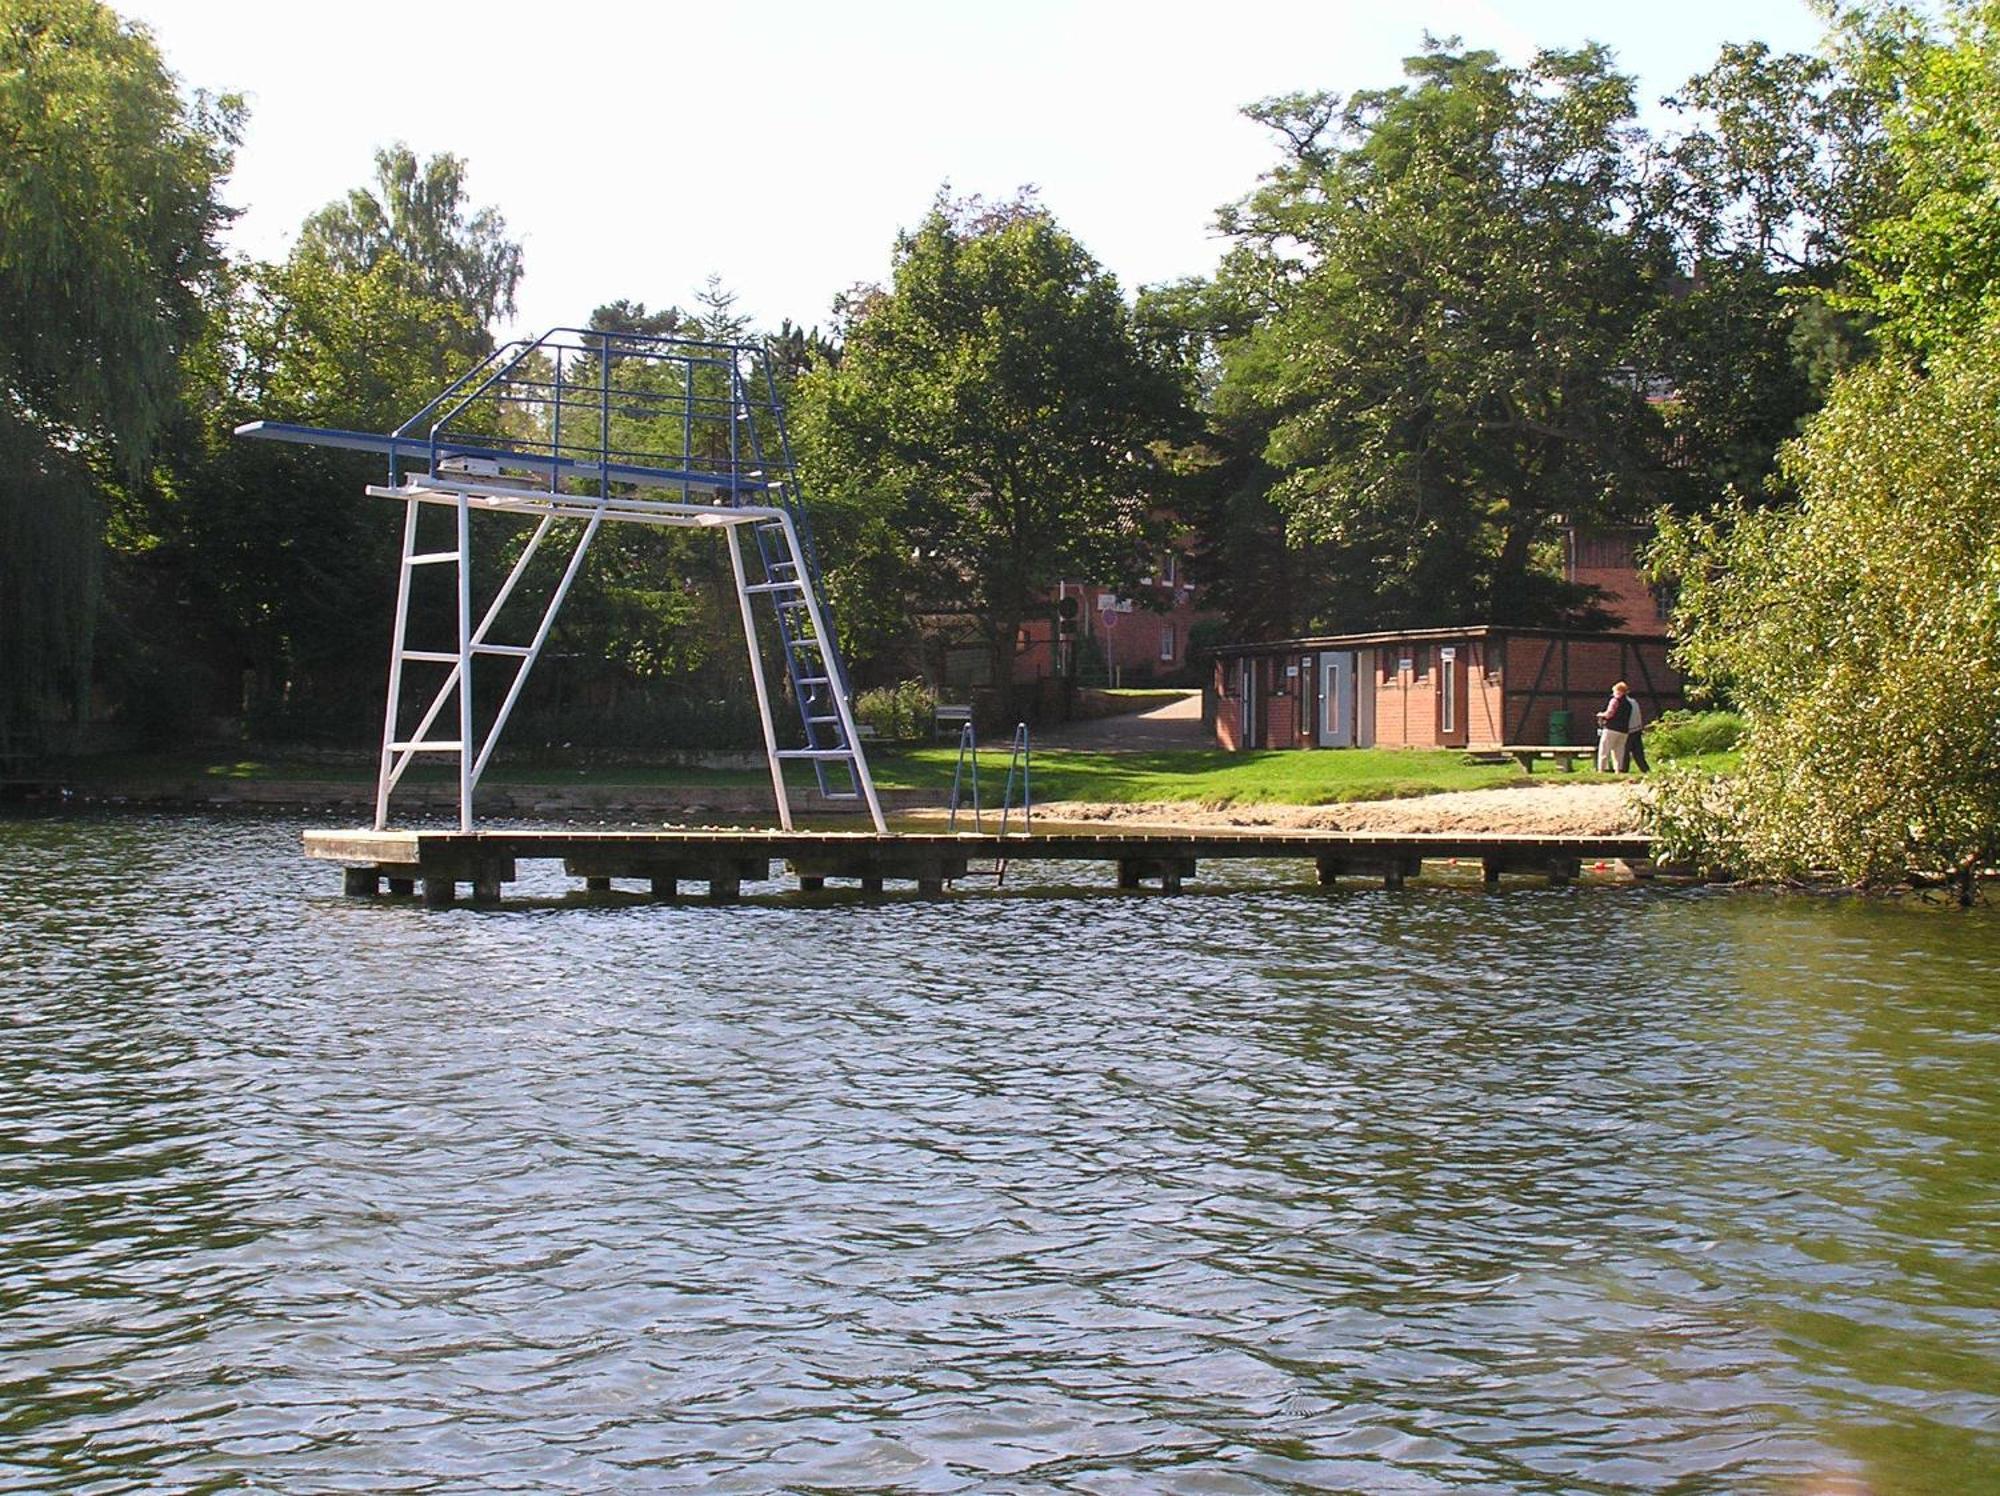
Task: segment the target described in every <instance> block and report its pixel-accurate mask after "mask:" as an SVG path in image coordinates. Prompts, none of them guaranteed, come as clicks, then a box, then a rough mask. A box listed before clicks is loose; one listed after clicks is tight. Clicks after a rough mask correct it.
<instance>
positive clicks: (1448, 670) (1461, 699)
mask: <svg viewBox="0 0 2000 1496" xmlns="http://www.w3.org/2000/svg"><path fill="white" fill-rule="evenodd" d="M1437 681H1438V693H1437V710H1438V721H1437V741H1438V746H1439V747H1440V748H1463V747H1464V746H1465V740H1466V730H1465V729H1466V723H1465V717H1466V710H1465V709H1466V700H1465V685H1466V681H1465V647H1464V646H1463V645H1457V646H1453V645H1449V644H1447V645H1445V646H1444V647H1443V648H1441V649H1439V650H1438V671H1437Z"/></svg>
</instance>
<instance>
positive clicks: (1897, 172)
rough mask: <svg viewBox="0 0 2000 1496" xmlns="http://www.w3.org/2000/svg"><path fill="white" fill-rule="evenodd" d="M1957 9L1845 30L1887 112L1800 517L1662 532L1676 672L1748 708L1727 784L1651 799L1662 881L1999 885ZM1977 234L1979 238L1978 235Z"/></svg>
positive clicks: (1979, 40) (1980, 54) (1986, 484)
mask: <svg viewBox="0 0 2000 1496" xmlns="http://www.w3.org/2000/svg"><path fill="white" fill-rule="evenodd" d="M1995 15H1996V12H1995V10H1994V8H1993V7H1991V6H1989V5H1984V4H1979V5H1973V4H1961V5H1958V6H1955V7H1953V8H1952V10H1951V11H1950V13H1949V16H1948V26H1947V31H1946V33H1945V35H1944V36H1943V38H1942V39H1940V38H1939V37H1937V36H1934V35H1932V34H1931V33H1930V32H1929V30H1928V29H1927V28H1925V27H1924V26H1922V25H1920V24H1919V23H1918V22H1917V21H1916V20H1915V19H1914V18H1913V17H1912V16H1911V15H1910V14H1909V13H1908V12H1906V11H1903V10H1901V9H1896V8H1887V7H1885V8H1881V9H1879V10H1874V11H1865V12H1861V13H1858V14H1856V15H1854V16H1850V17H1849V18H1848V19H1847V21H1846V22H1845V24H1844V29H1843V31H1842V33H1841V37H1840V39H1841V43H1842V46H1843V48H1844V49H1845V56H1846V58H1847V60H1848V65H1849V66H1850V67H1851V68H1852V69H1854V70H1855V71H1856V73H1857V74H1858V75H1859V76H1861V77H1863V78H1864V80H1865V81H1866V83H1867V85H1868V86H1869V87H1870V88H1871V89H1872V90H1874V92H1875V94H1876V96H1877V97H1878V98H1879V99H1881V100H1884V101H1887V108H1886V113H1885V120H1886V125H1885V136H1886V141H1887V155H1886V164H1887V167H1888V170H1889V178H1888V181H1887V184H1886V188H1885V190H1884V191H1883V193H1882V194H1881V195H1880V196H1879V197H1878V199H1877V200H1876V201H1877V204H1878V209H1877V214H1876V216H1875V217H1873V218H1872V219H1868V220H1866V221H1864V222H1862V223H1861V224H1859V226H1858V227H1857V229H1856V232H1855V235H1854V240H1855V243H1856V245H1857V246H1858V248H1857V252H1856V253H1857V260H1858V264H1857V266H1856V267H1855V269H1856V272H1857V276H1858V279H1857V280H1856V281H1855V282H1853V283H1851V284H1850V285H1849V286H1848V287H1847V288H1846V289H1845V291H1844V293H1843V294H1841V295H1840V296H1839V297H1838V298H1837V299H1838V300H1840V301H1842V302H1843V303H1844V304H1846V305H1848V306H1850V307H1853V308H1856V309H1858V310H1861V311H1864V312H1865V313H1867V314H1868V315H1870V316H1872V317H1874V318H1876V319H1877V324H1876V331H1877V333H1878V335H1879V337H1880V338H1881V341H1882V343H1883V346H1884V350H1885V351H1884V353H1883V355H1882V356H1881V357H1880V358H1879V359H1878V360H1877V361H1876V362H1874V363H1873V364H1870V365H1864V366H1860V367H1857V368H1855V369H1852V370H1850V371H1848V372H1846V373H1844V374H1842V375H1840V376H1839V377H1838V378H1837V380H1836V381H1835V384H1834V388H1833V394H1832V396H1831V397H1830V399H1829V400H1828V402H1827V405H1826V407H1825V409H1824V410H1822V411H1821V412H1820V413H1819V414H1818V415H1817V416H1816V417H1814V418H1813V419H1812V421H1811V422H1810V423H1809V425H1808V427H1807V429H1806V431H1805V434H1804V436H1803V437H1802V438H1800V439H1799V440H1798V441H1797V442H1795V443H1793V444H1791V445H1790V446H1788V447H1787V448H1786V449H1785V451H1784V453H1783V456H1782V459H1781V467H1782V471H1783V473H1784V475H1785V476H1786V477H1787V478H1788V479H1789V481H1790V482H1791V483H1792V484H1793V485H1795V487H1796V490H1797V499H1796V501H1795V502H1793V503H1790V504H1786V505H1783V506H1780V507H1774V508H1771V509H1767V510H1763V511H1752V510H1748V509H1746V508H1744V507H1742V506H1740V505H1739V506H1736V507H1733V508H1725V509H1721V510H1718V511H1715V512H1712V513H1710V514H1708V515H1705V516H1702V517H1699V518H1695V519H1689V520H1686V521H1682V522H1678V523H1670V524H1669V525H1668V526H1667V527H1666V529H1665V532H1664V535H1663V540H1662V544H1661V547H1660V549H1659V552H1658V555H1657V558H1656V560H1657V564H1658V566H1659V568H1660V569H1661V570H1662V571H1663V572H1665V573H1667V574H1670V575H1673V576H1675V577H1677V578H1678V579H1679V581H1680V586H1681V602H1680V607H1679V611H1678V618H1677V625H1678V627H1679V629H1680V632H1681V633H1682V636H1683V643H1682V645H1681V651H1680V654H1681V660H1682V663H1683V664H1684V665H1685V666H1686V667H1687V669H1688V670H1689V672H1690V674H1691V675H1692V676H1694V677H1695V678H1696V679H1697V680H1699V681H1701V682H1703V683H1704V684H1705V685H1706V686H1707V687H1708V688H1709V689H1711V690H1716V691H1723V692H1727V693H1728V694H1730V695H1731V696H1732V697H1733V698H1734V699H1735V701H1736V702H1737V703H1738V704H1739V705H1740V706H1741V707H1742V709H1743V712H1744V716H1745V722H1746V732H1745V737H1744V748H1743V762H1742V768H1741V770H1740V771H1739V772H1738V773H1737V774H1736V775H1735V776H1733V777H1732V778H1731V779H1729V780H1727V781H1714V780H1711V779H1707V778H1704V777H1701V776H1675V777H1665V776H1663V778H1662V781H1661V783H1660V786H1659V789H1660V793H1659V796H1658V800H1657V806H1656V810H1655V812H1654V819H1655V830H1656V832H1657V833H1658V834H1659V835H1660V837H1661V838H1662V840H1663V842H1664V844H1665V846H1666V848H1667V850H1668V852H1669V853H1670V854H1671V855H1684V856H1692V857H1698V858H1701V859H1702V860H1705V861H1709V862H1713V863H1719V864H1722V865H1726V866H1731V867H1735V868H1738V869H1740V870H1741V871H1744V872H1746V873H1751V874H1764V875H1771V876H1789V875H1794V874H1799V873H1803V872H1808V871H1813V870H1818V869H1824V868H1833V869H1837V870H1838V871H1840V872H1841V873H1843V874H1845V875H1846V876H1848V877H1850V878H1852V879H1854V880H1856V881H1859V882H1864V883H1880V882H1889V881H1894V880H1896V879H1899V878H1901V877H1903V876H1904V875H1905V874H1908V873H1916V874H1919V875H1923V876H1931V877H1940V878H1948V879H1951V880H1953V881H1955V882H1956V883H1957V885H1958V887H1959V889H1960V891H1961V896H1962V897H1965V898H1969V897H1970V894H1971V887H1972V881H1971V880H1972V876H1973V873H1974V872H1975V871H1976V870H1977V869H1979V868H1981V867H1985V866H1991V865H1992V864H1993V863H1994V862H1995V861H2000V796H1996V795H1995V793H1994V786H1995V784H1996V783H2000V462H1996V459H1995V453H1996V452H2000V414H1996V412H2000V372H1997V371H2000V259H1996V257H1995V254H1994V250H1995V247H1996V245H2000V239H1995V238H1993V236H1992V232H1991V225H1990V224H1988V223H1983V222H1981V221H1980V219H1981V213H1980V211H1979V205H1980V204H1990V203H1991V201H1992V199H1993V196H1994V194H1995V192H1996V191H2000V155H1996V153H1995V152H1994V151H1993V150H1992V148H1991V145H1990V144H1989V142H1991V141H1992V140H1993V139H1994V136H1993V134H1992V131H1993V127H1994V125H1995V123H1996V122H2000V28H1996V26H1995V25H1994V24H1993V23H1994V19H1995ZM1988 216H1990V215H1988Z"/></svg>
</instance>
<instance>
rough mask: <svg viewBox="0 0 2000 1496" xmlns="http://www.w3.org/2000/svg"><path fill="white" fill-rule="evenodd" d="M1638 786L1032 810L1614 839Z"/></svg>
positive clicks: (1144, 821)
mask: <svg viewBox="0 0 2000 1496" xmlns="http://www.w3.org/2000/svg"><path fill="white" fill-rule="evenodd" d="M1642 805H1643V790H1642V789H1641V787H1640V785H1639V784H1638V783H1627V784H1561V783H1555V782H1551V781H1549V780H1546V779H1544V780H1540V781H1537V782H1533V783H1529V784H1521V785H1507V786H1504V787H1502V788H1499V789H1486V790H1444V791H1440V792H1438V793H1436V794H1431V795H1413V796H1408V797H1405V798H1402V799H1395V800H1346V801H1340V802H1337V803H1335V804H1331V805H1267V804H1250V805H1240V804H1239V805H1201V804H1193V803H1185V802H1174V801H1145V802H1136V803H1132V804H1113V803H1105V802H1098V801H1085V800H1058V801H1051V802H1049V803H1048V804H1046V805H1037V806H1036V807H1035V817H1036V819H1037V820H1040V819H1043V818H1046V819H1048V820H1051V821H1058V822H1061V823H1062V824H1064V825H1102V826H1122V827H1124V828H1126V829H1128V830H1133V831H1138V830H1170V831H1202V830H1213V829H1219V828H1228V827H1261V828H1268V829H1275V830H1297V831H1365V832H1382V833H1394V832H1411V833H1425V832H1439V833H1458V834H1462V835H1478V834H1493V835H1501V834H1514V835H1526V836H1535V835H1542V836H1616V835H1622V834H1625V833H1629V832H1637V831H1639V830H1641V829H1642V828H1641V826H1640V813H1641V807H1642Z"/></svg>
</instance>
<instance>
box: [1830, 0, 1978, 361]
mask: <svg viewBox="0 0 2000 1496" xmlns="http://www.w3.org/2000/svg"><path fill="white" fill-rule="evenodd" d="M1941 9H1942V15H1941V16H1940V17H1938V18H1937V19H1936V20H1935V21H1934V20H1932V19H1931V18H1930V17H1929V16H1928V15H1926V14H1925V13H1922V12H1919V11H1917V10H1915V9H1913V8H1912V7H1909V6H1906V5H1901V4H1884V3H1874V4H1867V5H1861V6H1857V7H1856V8H1855V9H1853V10H1851V11H1849V12H1848V13H1846V15H1845V16H1844V17H1843V18H1842V22H1841V24H1840V26H1839V27H1838V28H1837V29H1836V31H1835V34H1834V40H1835V44H1836V50H1837V53H1838V55H1839V57H1840V58H1841V60H1842V62H1843V63H1844V65H1845V66H1846V67H1847V69H1848V70H1849V71H1850V72H1851V73H1852V74H1853V75H1854V76H1855V77H1856V78H1857V79H1858V80H1859V83H1860V86H1862V87H1864V88H1866V89H1867V90H1868V91H1869V92H1870V93H1871V94H1872V96H1873V97H1874V98H1876V99H1877V100H1879V101H1880V104H1881V108H1882V110H1883V116H1884V118H1883V127H1884V136H1885V141H1884V155H1885V157H1886V162H1887V167H1888V170H1889V171H1890V172H1891V173H1892V175H1893V179H1894V188H1893V191H1894V200H1893V201H1892V202H1890V203H1889V204H1887V205H1886V206H1885V207H1884V210H1883V211H1881V212H1880V213H1878V214H1876V215H1875V216H1874V217H1873V219H1872V220H1871V221H1870V222H1869V223H1868V224H1867V225H1866V226H1865V228H1864V229H1863V230H1862V231H1861V233H1860V234H1859V236H1858V243H1857V245H1856V253H1855V255H1854V257H1853V264H1852V267H1851V269H1852V272H1853V274H1852V280H1851V282H1850V284H1849V285H1848V286H1847V287H1846V288H1845V290H1846V294H1845V296H1844V297H1842V298H1841V299H1840V300H1841V304H1842V305H1845V306H1847V307H1849V308H1851V309H1855V310H1859V311H1861V312H1863V313H1865V314H1867V315H1869V316H1871V317H1874V318H1877V319H1879V320H1880V322H1881V323H1882V325H1883V330H1884V335H1885V336H1886V338H1887V339H1888V341H1889V343H1890V345H1891V347H1892V348H1894V349H1895V350H1897V351H1899V352H1906V353H1912V354H1915V355H1917V356H1918V357H1926V356H1928V355H1930V354H1931V353H1933V352H1938V351H1942V350H1944V349H1946V348H1949V347H1951V346H1953V345H1954V344H1955V343H1957V342H1959V341H1961V340H1963V339H1964V338H1965V337H1967V336H1968V335H1971V334H1973V333H1975V332H1977V331H1978V330H1979V329H1981V328H1983V327H1985V326H1986V325H1988V324H1989V323H1991V322H1992V321H1993V320H1994V318H1995V317H1996V315H2000V214H1996V213H1995V212H1994V193H1995V188H1996V181H1995V178H1996V168H1995V163H1996V161H2000V4H1995V3H1993V0H1947V3H1945V4H1944V5H1943V6H1942V7H1941Z"/></svg>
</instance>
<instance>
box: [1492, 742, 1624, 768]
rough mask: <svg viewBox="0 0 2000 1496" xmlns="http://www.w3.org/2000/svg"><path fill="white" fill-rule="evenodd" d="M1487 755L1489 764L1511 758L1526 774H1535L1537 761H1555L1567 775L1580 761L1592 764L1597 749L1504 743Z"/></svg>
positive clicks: (1569, 745) (1563, 744)
mask: <svg viewBox="0 0 2000 1496" xmlns="http://www.w3.org/2000/svg"><path fill="white" fill-rule="evenodd" d="M1487 753H1488V755H1489V756H1487V757H1486V759H1485V761H1486V762H1487V763H1499V762H1500V761H1501V760H1503V759H1509V758H1511V759H1513V760H1514V762H1515V763H1517V764H1519V765H1520V766H1521V772H1522V773H1524V774H1532V773H1534V772H1535V760H1537V759H1553V760H1554V761H1555V762H1556V763H1559V764H1561V765H1562V768H1563V772H1564V773H1565V774H1567V773H1568V772H1569V771H1570V770H1571V769H1572V768H1574V767H1575V766H1576V763H1577V761H1578V760H1582V761H1583V762H1585V763H1590V762H1593V761H1594V760H1595V759H1596V758H1597V748H1596V746H1595V745H1594V744H1593V745H1590V746H1583V745H1572V744H1568V743H1503V744H1501V745H1500V746H1499V747H1498V748H1493V749H1489V750H1487Z"/></svg>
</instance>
